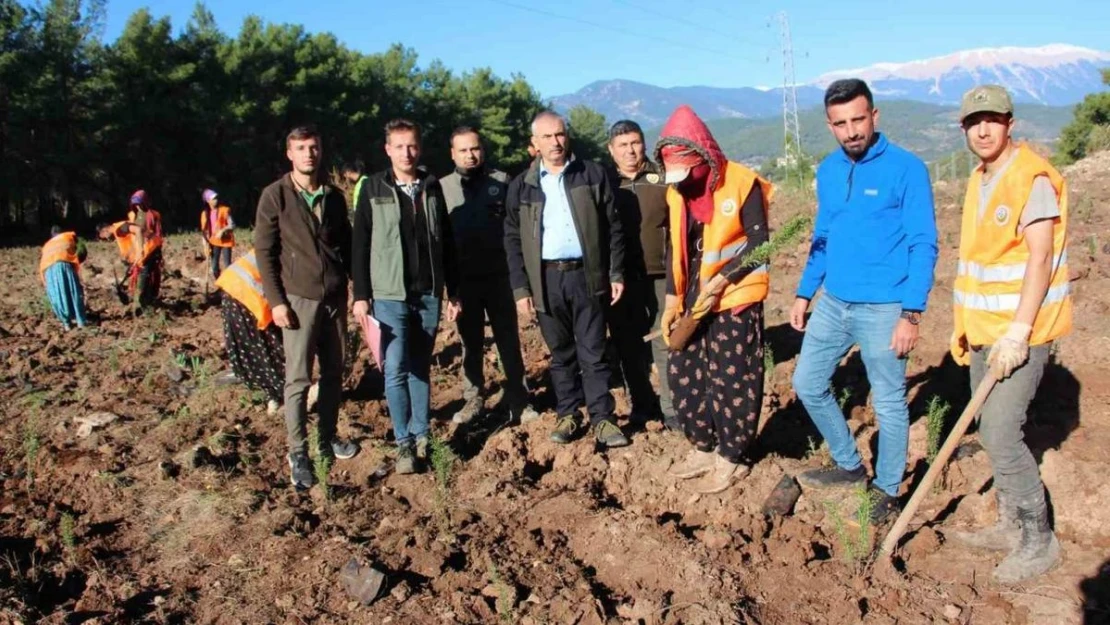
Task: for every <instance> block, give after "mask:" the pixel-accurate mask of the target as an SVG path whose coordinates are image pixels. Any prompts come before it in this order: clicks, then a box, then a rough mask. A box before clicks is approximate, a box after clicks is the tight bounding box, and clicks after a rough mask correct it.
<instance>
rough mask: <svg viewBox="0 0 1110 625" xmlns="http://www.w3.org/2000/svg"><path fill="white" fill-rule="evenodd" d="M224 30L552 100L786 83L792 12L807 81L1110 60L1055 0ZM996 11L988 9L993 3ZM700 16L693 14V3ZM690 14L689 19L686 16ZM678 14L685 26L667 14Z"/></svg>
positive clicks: (1070, 8) (809, 1) (526, 13)
mask: <svg viewBox="0 0 1110 625" xmlns="http://www.w3.org/2000/svg"><path fill="white" fill-rule="evenodd" d="M206 4H207V6H208V8H209V10H211V11H212V13H213V14H214V15H215V17H216V21H217V23H218V24H219V26H220V28H221V29H222V30H224V31H225V32H228V33H232V34H234V33H236V32H238V30H239V26H240V24H241V23H242V20H243V18H244V17H245V16H247V15H250V14H256V15H260V16H261V17H262V18H263V19H265V20H267V21H269V22H276V23H299V24H303V25H304V26H305V27H306V28H307V29H308V30H310V31H314V32H316V31H329V32H332V33H334V34H335V35H336V36H337V37H338V38H339V39H340V41H342V42H343V43H345V44H346V45H348V46H349V47H352V48H354V49H357V50H361V51H363V52H377V51H381V50H384V49H386V48H387V47H388V46H389V45H390V44H391V43H395V42H400V43H403V44H404V45H406V46H408V47H411V48H413V49H415V50H416V51H417V52H418V53H419V55H420V62H421V64H422V65H423V64H426V63H428V62H430V61H431V60H433V59H436V58H438V59H440V60H442V61H443V62H444V63H445V64H446V65H447V66H448V67H450V68H452V69H453V70H457V71H460V72H461V71H466V70H468V69H473V68H476V67H491V68H492V69H493V70H494V71H495V72H496V73H497V74H499V75H502V76H508V75H509V74H511V73H514V72H519V73H521V74H523V75H524V76H525V77H526V78H527V79H528V81H529V82H530V83H532V84H533V85H534V86H535V87H536V88H537V89H538V90H539V91H540V93H541V94H542V95H543V96H544V97H550V96H555V95H560V94H563V93H566V92H570V91H575V90H577V89H578V88H580V87H582V86H584V85H586V84H588V83H589V82H591V81H594V80H602V79H609V78H626V79H630V80H638V81H642V82H648V83H651V84H656V85H660V86H664V87H672V86H679V85H710V86H718V87H738V86H759V85H770V86H774V85H780V84H782V74H783V71H782V55H781V53H780V51H779V29H778V24H777V22H775V20H774V14H775V13H776V12H778V11H780V10H782V11H786V12H787V14H788V16H789V19H790V29H791V33H792V35H793V44H794V55H795V67H796V74H797V78H798V80H799V81H800V82H805V81H808V80H811V79H813V78H815V77H817V76H818V75H820V74H821V73H824V72H826V71H831V70H837V69H849V68H854V67H860V66H865V65H870V64H872V63H876V62H881V61H892V62H899V61H909V60H914V59H919V58H925V57H929V56H938V55H942V54H947V53H950V52H955V51H957V50H963V49H968V48H977V47H993V46H1003V45H1017V46H1039V45H1045V44H1049V43H1068V44H1073V45H1079V46H1086V47H1090V48H1095V49H1102V50H1105V49H1106V48H1107V47H1108V46H1107V39H1106V25H1107V24H1110V2H1105V1H1103V0H1054V1H1053V2H1050V3H1049V2H1033V1H1032V0H1012V1H1010V2H1007V3H1002V2H991V3H975V2H968V1H967V0H960V1H954V0H927V1H924V2H906V1H904V0H886V1H879V0H839V1H835V2H829V1H827V0H793V1H789V2H778V3H754V2H746V1H743V0H731V1H730V0H692V1H689V2H684V1H681V0H563V1H562V2H558V3H554V2H552V3H541V2H536V1H534V0H466V1H458V0H407V1H401V2H394V1H391V0H387V1H383V0H317V1H315V2H313V1H305V0H266V2H257V1H253V2H248V1H247V0H210V1H209V2H207V3H206ZM988 4H989V5H991V7H988V6H987V5H988ZM684 5H685V6H687V7H689V8H681V9H679V7H683V6H684ZM144 6H145V7H147V8H149V9H150V11H151V12H152V13H153V14H154V15H155V16H163V15H168V16H170V18H171V19H172V21H173V25H174V27H175V28H176V29H181V28H182V27H183V26H184V24H185V22H186V21H187V20H188V18H189V15H190V14H191V13H192V10H193V6H194V3H193V2H192V1H190V0H150V1H146V2H143V1H142V0H108V12H107V16H106V24H105V32H104V36H105V39H106V40H108V41H111V40H113V39H115V38H116V37H117V36H118V35H119V33H120V31H121V30H122V29H123V27H124V24H125V23H126V21H127V18H128V16H130V15H131V13H132V12H134V11H135V10H136V9H139V8H142V7H144ZM676 10H678V11H679V12H678V13H675V11H676ZM668 14H673V15H674V17H673V18H671V17H668Z"/></svg>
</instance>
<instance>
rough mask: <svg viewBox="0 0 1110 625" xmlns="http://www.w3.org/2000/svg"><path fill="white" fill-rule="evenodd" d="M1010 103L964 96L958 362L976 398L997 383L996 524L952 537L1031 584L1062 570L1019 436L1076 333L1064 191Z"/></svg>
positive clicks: (1040, 490) (992, 434) (992, 439)
mask: <svg viewBox="0 0 1110 625" xmlns="http://www.w3.org/2000/svg"><path fill="white" fill-rule="evenodd" d="M1013 111H1014V107H1013V102H1012V101H1011V99H1010V95H1009V93H1007V91H1006V90H1005V89H1004V88H1003V87H1000V86H997V85H984V86H980V87H975V88H974V89H971V90H970V91H968V92H967V93H966V94H964V97H963V102H962V105H961V107H960V124H961V126H962V127H963V130H964V134H965V136H966V138H967V145H968V147H969V148H970V149H971V151H972V152H974V153H975V155H976V156H978V157H979V159H980V161H981V164H980V166H979V167H978V168H977V169H976V170H975V171H974V172H973V173H972V174H971V180H970V181H969V182H968V186H967V194H966V196H965V198H964V212H963V225H962V227H961V231H960V262H959V265H958V267H957V271H956V284H955V288H954V289H953V299H954V305H953V307H952V308H953V313H954V315H955V331H954V332H953V335H952V355H953V356H954V357H955V359H956V362H958V363H960V364H963V365H970V366H971V385H972V388H975V387H976V386H978V385H979V383H980V381H982V379H983V377H984V376H986V375H995V376H997V377H998V378H999V381H998V382H997V386H995V388H994V390H993V391H992V392H991V394H990V396H989V397H987V400H986V402H985V403H984V404H983V408H982V411H981V412H980V415H979V437H980V440H981V442H982V444H983V448H984V449H985V450H986V451H987V455H988V456H989V457H990V461H991V467H992V469H993V470H994V487H995V495H996V498H997V502H998V521H997V523H996V524H995V525H994V526H993V527H989V528H986V529H983V530H980V531H977V532H962V531H952V532H949V534H950V535H951V536H953V537H954V538H956V539H957V540H959V541H961V542H963V543H965V544H968V545H971V546H974V547H980V548H986V549H994V550H1000V551H1008V552H1009V555H1007V556H1006V558H1005V559H1003V560H1002V562H1001V563H1000V564H999V565H998V566H997V567H996V568H995V569H994V572H993V574H992V576H993V577H994V579H995V580H996V581H999V582H1003V583H1014V582H1020V581H1023V580H1028V579H1031V578H1034V577H1037V576H1038V575H1041V574H1043V573H1045V572H1046V571H1048V570H1049V569H1051V568H1052V567H1053V566H1055V565H1056V563H1057V562H1059V560H1060V544H1059V542H1058V541H1057V540H1056V535H1055V534H1054V533H1053V531H1052V528H1051V526H1050V525H1049V521H1048V506H1047V504H1046V502H1045V492H1044V490H1045V489H1044V483H1042V482H1041V476H1040V471H1039V469H1038V468H1037V461H1036V459H1035V458H1034V457H1033V454H1032V453H1030V451H1029V446H1028V445H1026V443H1025V435H1024V433H1023V427H1024V425H1025V421H1026V415H1027V411H1028V409H1029V404H1030V402H1031V401H1032V400H1033V396H1034V395H1036V392H1037V387H1038V386H1039V385H1040V382H1041V379H1042V377H1043V375H1044V371H1045V367H1046V366H1047V364H1048V361H1049V356H1050V355H1051V352H1052V344H1053V341H1055V340H1056V339H1058V338H1060V337H1062V336H1064V335H1066V334H1068V333H1069V332H1071V326H1072V303H1071V294H1070V292H1069V286H1068V261H1067V225H1068V188H1067V184H1066V182H1065V181H1064V178H1063V177H1062V176H1061V175H1060V173H1059V172H1057V171H1056V169H1055V168H1053V167H1052V165H1051V164H1049V162H1048V161H1046V160H1045V159H1044V158H1042V157H1041V156H1039V155H1037V153H1036V152H1034V151H1033V150H1031V149H1029V147H1028V146H1025V145H1021V144H1015V143H1014V141H1013V139H1012V138H1011V135H1010V133H1011V130H1012V129H1013V125H1014V116H1013Z"/></svg>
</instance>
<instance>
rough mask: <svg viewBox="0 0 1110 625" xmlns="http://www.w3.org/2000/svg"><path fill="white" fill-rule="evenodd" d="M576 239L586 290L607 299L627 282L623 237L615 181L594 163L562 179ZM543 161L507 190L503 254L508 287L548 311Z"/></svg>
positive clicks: (571, 166)
mask: <svg viewBox="0 0 1110 625" xmlns="http://www.w3.org/2000/svg"><path fill="white" fill-rule="evenodd" d="M563 184H564V185H565V186H566V191H567V198H568V200H569V201H570V206H571V214H572V217H573V219H574V225H575V229H576V230H577V231H578V239H579V242H580V243H581V245H582V254H583V258H582V261H583V264H584V265H585V270H586V288H588V289H589V290H590V292H592V293H594V294H596V295H607V294H608V293H609V285H610V283H614V282H619V283H623V282H624V235H623V231H622V230H621V220H620V215H619V214H618V212H617V203H616V199H615V189H614V186H613V185H614V182H613V179H612V177H610V176H609V175H607V174H606V173H605V170H604V169H603V168H602V167H601V165H598V164H597V163H594V162H593V161H584V160H579V159H575V160H572V161H571V162H570V163H568V164H567V166H566V170H565V173H564V175H563ZM545 202H546V200H545V198H544V194H543V190H542V188H541V187H540V159H536V160H535V161H534V162H533V163H532V166H531V167H529V168H528V171H526V172H524V173H523V174H521V175H519V176H517V177H516V178H514V179H513V181H512V183H511V184H509V190H508V198H507V199H506V202H505V253H506V256H507V258H508V261H509V283H510V284H511V285H512V287H513V297H514V298H515V299H517V300H520V299H523V298H525V297H531V298H532V301H533V305H534V306H535V307H536V309H537V310H539V311H545V310H546V305H545V302H544V297H543V293H544V290H543V263H542V250H541V249H540V248H541V245H542V243H543V232H542V228H543V210H544V204H545Z"/></svg>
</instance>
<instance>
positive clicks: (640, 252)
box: [607, 119, 679, 430]
mask: <svg viewBox="0 0 1110 625" xmlns="http://www.w3.org/2000/svg"><path fill="white" fill-rule="evenodd" d="M609 155H610V156H612V157H613V167H612V169H611V170H610V173H611V174H612V175H613V177H614V178H615V179H616V180H617V181H618V183H619V185H618V187H617V193H616V198H617V207H618V210H619V211H620V217H621V227H622V229H623V230H624V237H625V239H624V244H625V252H624V284H625V288H624V295H623V296H622V297H621V299H620V301H619V302H617V303H616V304H615V305H613V306H611V307H609V308H608V309H607V310H608V312H609V334H610V335H611V336H612V337H613V338H614V342H615V343H616V345H617V353H618V354H619V360H620V362H619V366H620V367H621V370H622V373H623V374H624V381H625V383H626V385H627V386H628V394H629V397H630V398H631V401H632V414H631V417H630V418H631V420H632V421H633V422H634V423H641V424H642V423H644V422H646V421H648V420H651V419H656V418H659V417H660V416H662V417H663V419H664V422H665V423H666V424H667V425H668V427H670V428H671V429H672V430H677V429H679V427H678V422H677V420H676V419H675V411H674V406H673V405H672V402H671V392H670V386H669V385H668V383H667V344H666V343H664V342H663V338H662V337H659V338H657V339H655V340H654V341H652V343H651V345H650V347H649V346H648V345H645V344H644V340H643V336H644V335H645V334H648V333H649V332H651V328H652V327H653V326H655V325H658V324H659V322H660V318H661V317H660V315H661V314H662V312H663V308H664V300H665V299H666V294H667V265H666V256H667V251H666V250H667V185H666V184H664V182H663V179H662V178H661V177H660V175H659V170H658V168H657V167H656V166H655V164H654V163H652V162H651V161H650V160H649V159H648V158H647V156H646V148H645V146H644V131H643V130H642V129H641V128H640V125H639V124H637V123H636V122H634V121H631V120H627V119H622V120H620V121H618V122H616V123H615V124H613V125H612V126H611V127H610V128H609ZM649 352H650V355H649ZM652 360H654V361H655V368H656V372H657V374H658V376H659V394H658V395H656V393H655V390H654V389H652V387H651V375H650V374H651V362H652ZM614 366H616V365H614Z"/></svg>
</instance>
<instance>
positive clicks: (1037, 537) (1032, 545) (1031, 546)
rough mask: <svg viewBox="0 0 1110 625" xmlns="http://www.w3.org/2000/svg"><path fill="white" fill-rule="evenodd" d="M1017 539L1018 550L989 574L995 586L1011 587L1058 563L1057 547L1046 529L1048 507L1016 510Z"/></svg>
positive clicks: (1050, 532) (1012, 552)
mask: <svg viewBox="0 0 1110 625" xmlns="http://www.w3.org/2000/svg"><path fill="white" fill-rule="evenodd" d="M1017 517H1018V524H1019V525H1021V537H1020V539H1019V541H1018V546H1017V547H1015V548H1014V550H1013V551H1011V552H1010V555H1008V556H1006V559H1005V560H1003V561H1002V563H1001V564H999V565H998V566H997V567H996V568H995V569H994V573H992V577H994V580H995V581H996V582H1001V583H1003V584H1013V583H1015V582H1020V581H1024V580H1027V579H1032V578H1034V577H1037V576H1039V575H1042V574H1044V573H1046V572H1047V571H1048V570H1049V569H1051V568H1052V567H1054V566H1056V564H1057V563H1058V562H1059V561H1060V543H1059V542H1058V541H1057V540H1056V534H1054V533H1053V532H1052V528H1051V527H1049V526H1048V507H1047V506H1046V505H1045V504H1043V503H1042V504H1040V505H1039V506H1037V507H1034V508H1025V507H1020V506H1019V507H1018V509H1017Z"/></svg>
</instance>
